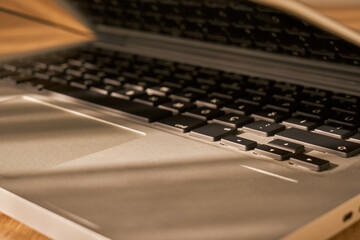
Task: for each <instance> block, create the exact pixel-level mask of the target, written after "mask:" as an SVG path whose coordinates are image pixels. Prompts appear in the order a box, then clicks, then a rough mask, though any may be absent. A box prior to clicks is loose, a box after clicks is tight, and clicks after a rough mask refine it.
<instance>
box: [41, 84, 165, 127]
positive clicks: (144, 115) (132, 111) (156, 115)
mask: <svg viewBox="0 0 360 240" xmlns="http://www.w3.org/2000/svg"><path fill="white" fill-rule="evenodd" d="M46 90H48V91H51V92H56V93H61V94H64V95H67V96H70V97H74V98H77V99H81V100H84V101H88V102H91V103H94V104H98V105H101V106H105V107H108V108H111V109H115V110H118V111H120V112H122V113H123V114H125V115H128V116H130V117H134V118H135V119H138V120H141V121H144V122H154V121H156V120H159V119H162V118H166V117H170V116H171V115H172V114H171V112H169V111H166V110H164V109H159V108H155V107H151V106H147V105H144V104H140V103H135V102H130V101H126V100H122V99H118V98H113V97H110V96H106V95H103V94H99V93H96V92H92V91H87V90H83V89H79V88H75V87H72V86H69V85H57V86H54V85H51V86H49V87H46Z"/></svg>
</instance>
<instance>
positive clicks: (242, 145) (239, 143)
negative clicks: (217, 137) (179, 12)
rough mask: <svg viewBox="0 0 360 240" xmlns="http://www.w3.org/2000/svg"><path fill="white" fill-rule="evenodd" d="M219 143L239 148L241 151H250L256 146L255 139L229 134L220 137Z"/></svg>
mask: <svg viewBox="0 0 360 240" xmlns="http://www.w3.org/2000/svg"><path fill="white" fill-rule="evenodd" d="M221 143H222V144H224V145H228V146H230V147H234V148H237V149H240V150H242V151H250V150H252V149H254V148H255V147H256V146H257V143H256V142H255V141H252V140H249V139H245V138H242V137H237V136H236V135H229V136H226V137H223V138H222V139H221Z"/></svg>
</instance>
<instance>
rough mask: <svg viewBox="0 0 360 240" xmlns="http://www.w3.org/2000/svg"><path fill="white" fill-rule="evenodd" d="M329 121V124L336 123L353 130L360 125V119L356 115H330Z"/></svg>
mask: <svg viewBox="0 0 360 240" xmlns="http://www.w3.org/2000/svg"><path fill="white" fill-rule="evenodd" d="M327 121H328V123H336V124H340V125H342V126H347V127H351V128H356V127H357V126H359V125H360V118H359V117H358V116H356V115H352V114H348V113H339V112H338V113H336V112H335V113H333V114H331V115H330V117H329V119H328V120H327Z"/></svg>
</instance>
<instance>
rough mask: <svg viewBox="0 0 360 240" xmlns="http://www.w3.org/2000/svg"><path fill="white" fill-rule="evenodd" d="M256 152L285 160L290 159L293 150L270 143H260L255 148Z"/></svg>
mask: <svg viewBox="0 0 360 240" xmlns="http://www.w3.org/2000/svg"><path fill="white" fill-rule="evenodd" d="M254 153H255V154H258V155H262V156H265V157H269V158H272V159H275V160H278V161H284V160H286V159H289V158H290V157H291V156H292V153H291V152H288V151H285V150H282V149H280V148H276V147H272V146H268V145H259V146H257V147H256V148H255V150H254Z"/></svg>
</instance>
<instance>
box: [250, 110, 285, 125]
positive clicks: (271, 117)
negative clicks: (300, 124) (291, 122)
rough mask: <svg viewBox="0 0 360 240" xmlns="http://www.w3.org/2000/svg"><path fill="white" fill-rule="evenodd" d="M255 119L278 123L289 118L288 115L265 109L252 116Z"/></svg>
mask: <svg viewBox="0 0 360 240" xmlns="http://www.w3.org/2000/svg"><path fill="white" fill-rule="evenodd" d="M251 116H252V117H253V118H257V119H262V120H265V121H268V122H273V123H278V122H281V121H282V120H284V119H285V118H287V117H288V115H287V114H286V113H281V112H278V111H275V110H271V109H265V110H262V111H258V112H256V113H253V114H251Z"/></svg>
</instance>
